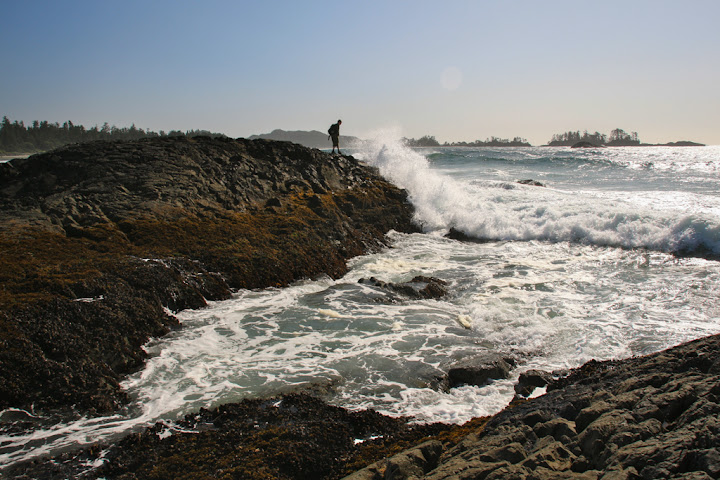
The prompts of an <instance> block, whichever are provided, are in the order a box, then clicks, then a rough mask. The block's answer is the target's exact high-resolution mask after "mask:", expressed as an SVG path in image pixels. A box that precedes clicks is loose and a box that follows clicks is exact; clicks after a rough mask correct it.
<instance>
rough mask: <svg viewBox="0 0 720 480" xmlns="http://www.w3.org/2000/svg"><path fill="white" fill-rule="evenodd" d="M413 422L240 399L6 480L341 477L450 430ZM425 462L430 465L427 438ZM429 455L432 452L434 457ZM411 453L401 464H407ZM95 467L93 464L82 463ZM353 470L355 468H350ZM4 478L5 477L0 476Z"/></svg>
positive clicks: (28, 467) (281, 400)
mask: <svg viewBox="0 0 720 480" xmlns="http://www.w3.org/2000/svg"><path fill="white" fill-rule="evenodd" d="M451 429H452V427H451V426H449V425H443V424H431V425H414V424H411V423H410V422H409V419H407V418H392V417H388V416H385V415H381V414H379V413H376V412H373V411H371V410H363V411H359V412H351V411H348V410H346V409H343V408H339V407H335V406H331V405H327V404H326V403H324V402H323V401H321V400H318V399H317V398H314V397H312V396H309V395H306V394H289V395H285V396H281V397H276V398H270V399H262V400H244V401H242V402H241V403H233V404H226V405H221V406H219V407H217V408H214V409H212V410H205V409H203V410H200V411H199V412H197V413H194V414H190V415H187V416H186V417H185V418H184V419H182V420H180V421H179V422H177V423H157V424H156V425H154V426H153V427H150V428H148V429H146V430H145V431H144V432H141V433H136V434H131V435H129V436H127V437H125V438H124V439H122V440H120V441H118V442H117V443H115V444H114V445H110V446H108V445H102V446H100V445H99V446H95V447H91V448H87V449H82V450H79V451H74V452H68V453H65V454H62V455H61V456H59V457H57V458H55V459H54V460H50V459H45V460H41V461H37V462H32V463H28V464H24V465H17V466H14V467H12V468H11V469H9V470H7V471H5V472H3V473H5V474H6V475H7V478H38V479H40V478H48V479H50V478H57V479H61V478H62V479H65V478H78V479H83V478H84V479H96V478H116V479H128V480H129V479H171V478H188V479H189V478H197V479H205V478H239V479H247V480H253V479H257V480H261V479H263V480H264V479H297V480H306V479H318V480H320V479H332V478H340V477H342V476H344V475H346V474H347V473H348V472H352V471H353V470H354V469H357V468H359V466H361V465H363V463H362V462H363V461H365V463H367V462H368V461H370V462H373V461H375V460H376V459H379V458H382V457H383V454H384V453H387V452H393V453H395V452H397V451H398V449H397V447H401V449H402V446H405V447H408V446H411V445H413V444H415V443H419V442H423V441H424V440H425V439H426V438H427V437H429V436H436V435H438V434H442V433H444V432H447V431H449V430H451ZM432 447H433V448H428V449H423V451H427V452H428V453H427V455H428V461H427V465H428V466H432V465H435V464H437V460H438V458H439V456H440V453H441V451H442V444H441V443H440V442H439V441H437V440H434V441H433V445H432ZM433 455H434V456H433ZM415 463H416V458H414V457H413V458H410V459H408V460H407V461H406V462H405V463H404V464H403V465H402V468H403V469H406V468H411V466H412V465H414V464H415ZM92 464H98V465H100V466H99V467H97V468H94V469H93V468H89V467H88V466H89V465H92ZM353 467H354V468H353ZM3 478H5V477H3Z"/></svg>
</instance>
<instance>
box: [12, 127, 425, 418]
mask: <svg viewBox="0 0 720 480" xmlns="http://www.w3.org/2000/svg"><path fill="white" fill-rule="evenodd" d="M411 218H412V211H411V206H410V205H409V203H408V202H407V199H406V194H405V192H404V191H402V190H400V189H398V188H396V187H394V186H393V185H391V184H389V183H388V182H386V181H385V180H384V179H383V178H382V177H381V176H380V175H379V174H378V172H377V171H376V170H374V169H372V168H369V167H366V166H363V165H361V164H360V163H359V162H357V161H356V160H355V159H354V158H352V157H349V156H334V157H331V156H330V155H328V154H325V153H323V152H321V151H318V150H311V149H308V148H304V147H301V146H299V145H295V144H291V143H287V142H273V141H267V140H253V141H250V140H243V139H238V140H232V139H222V138H215V139H211V138H208V137H195V138H192V139H186V138H155V139H144V140H139V141H133V142H98V143H87V144H79V145H70V146H66V147H63V148H60V149H57V150H54V151H52V152H48V153H44V154H39V155H33V156H31V157H28V158H25V159H16V160H12V161H11V162H8V163H3V164H0V251H2V252H3V254H2V255H1V256H0V281H1V282H2V288H1V289H0V409H3V408H6V407H9V406H14V407H23V408H29V407H30V406H34V408H45V407H63V406H70V405H75V406H77V407H78V408H80V409H82V410H84V411H91V412H92V411H103V412H105V411H110V410H113V409H115V408H117V407H118V406H119V405H121V404H122V403H123V402H125V400H126V399H125V397H124V394H123V392H122V390H121V389H120V387H119V384H118V382H119V379H120V378H121V376H122V375H124V374H127V373H129V372H132V371H133V370H135V369H137V368H139V367H140V366H142V364H143V361H144V359H145V356H146V354H145V352H144V351H143V350H142V345H143V344H144V343H145V342H147V340H148V339H149V338H150V337H153V336H158V335H163V334H164V333H166V332H168V331H169V330H170V329H173V328H177V327H178V326H179V325H178V322H177V320H176V319H175V318H174V317H173V316H172V315H169V314H168V313H167V311H166V309H167V310H171V311H178V310H182V309H184V308H197V307H201V306H204V305H205V304H206V301H207V300H218V299H223V298H228V296H229V295H230V292H231V291H232V290H233V289H238V288H262V287H267V286H283V285H288V284H289V283H290V282H292V281H295V280H298V279H301V278H307V277H310V278H312V277H314V276H317V275H321V274H327V275H330V276H332V277H338V276H340V275H342V274H344V273H345V272H346V271H347V266H346V260H347V259H348V258H350V257H352V256H355V255H358V254H362V253H366V252H368V251H372V250H373V249H376V248H379V247H381V246H382V245H384V241H385V240H384V235H385V233H386V232H387V231H389V230H390V229H395V230H398V231H406V232H409V231H417V228H416V227H415V226H414V225H413V224H412V223H411Z"/></svg>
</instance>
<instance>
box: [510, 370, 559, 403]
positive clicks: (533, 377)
mask: <svg viewBox="0 0 720 480" xmlns="http://www.w3.org/2000/svg"><path fill="white" fill-rule="evenodd" d="M552 380H553V376H552V373H548V372H544V371H542V370H528V371H525V372H523V373H521V374H520V377H519V378H518V382H517V383H516V384H515V393H516V394H517V395H519V396H521V397H527V396H528V395H530V394H531V393H532V392H533V390H535V389H536V388H540V387H545V386H547V385H548V384H550V382H552Z"/></svg>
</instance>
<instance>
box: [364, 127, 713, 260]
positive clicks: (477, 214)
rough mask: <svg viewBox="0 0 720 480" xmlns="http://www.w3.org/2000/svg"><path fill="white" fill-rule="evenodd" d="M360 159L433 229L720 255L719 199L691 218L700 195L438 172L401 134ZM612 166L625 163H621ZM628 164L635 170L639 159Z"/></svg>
mask: <svg viewBox="0 0 720 480" xmlns="http://www.w3.org/2000/svg"><path fill="white" fill-rule="evenodd" d="M359 155H360V156H361V157H362V158H363V159H364V160H365V161H367V162H369V163H371V164H373V165H376V166H377V167H379V168H380V171H381V172H382V173H383V174H384V175H385V176H387V177H388V178H389V179H390V180H392V181H393V182H395V183H396V184H398V185H399V186H401V187H403V188H405V189H407V190H408V192H409V194H410V199H411V201H412V203H413V205H414V206H415V208H416V220H417V222H418V223H419V224H421V225H422V226H423V227H424V229H425V230H426V231H434V230H441V231H447V230H448V229H450V228H456V229H458V230H460V231H462V232H464V233H466V234H468V235H471V236H473V237H476V238H479V239H484V240H518V241H528V240H546V241H551V242H565V241H569V242H576V243H583V244H591V245H601V246H616V247H623V248H639V247H641V248H648V249H652V250H658V251H663V252H692V251H696V250H699V249H702V250H705V251H708V252H711V253H713V254H720V217H718V216H717V215H715V214H713V213H714V212H720V201H718V200H717V199H716V198H713V201H712V202H711V204H710V205H707V206H706V207H705V208H704V209H703V210H702V211H696V213H688V212H692V209H691V208H689V205H687V204H686V205H683V204H682V203H683V202H684V201H685V199H687V203H689V204H696V203H697V196H696V195H695V196H694V198H693V194H692V193H689V194H688V193H687V192H667V191H666V190H660V191H659V192H658V193H657V194H655V195H652V196H651V195H649V194H648V193H647V192H639V193H638V192H628V191H623V192H615V193H614V194H612V195H609V194H607V192H602V191H589V190H587V189H586V190H582V191H580V190H567V189H564V190H561V189H559V188H538V187H534V186H527V185H520V184H517V183H508V182H507V181H478V180H477V179H475V178H472V177H470V179H467V178H461V177H460V178H459V177H451V176H448V175H446V174H443V173H441V172H439V171H437V170H434V169H433V168H431V166H430V164H429V162H428V159H427V158H426V157H425V156H424V155H423V154H422V153H421V152H418V151H415V150H413V149H411V148H408V147H406V146H404V145H403V144H402V142H400V141H399V139H398V136H397V135H395V133H394V132H382V133H380V134H378V135H377V136H376V138H375V139H374V140H373V141H372V142H369V143H368V144H367V145H366V149H365V150H364V151H363V152H360V153H359ZM607 161H608V162H609V163H610V164H613V162H615V163H617V159H613V160H607ZM626 163H627V164H632V165H635V164H636V163H637V160H628V161H627V162H626ZM657 163H659V162H658V160H656V164H657ZM671 163H672V162H671ZM686 163H689V160H687V161H686ZM696 163H697V162H696ZM700 163H702V164H703V165H705V163H704V162H700ZM683 165H685V164H683ZM713 165H714V164H713ZM683 168H688V167H687V166H684V167H683ZM595 174H597V173H595ZM599 180H600V179H598V182H599ZM661 193H662V195H661ZM653 196H654V197H655V201H653V200H652V198H653ZM668 197H670V198H669V199H668ZM673 197H674V198H673ZM704 198H705V199H707V198H708V197H704ZM663 203H664V206H665V207H666V208H662V206H663ZM659 207H660V210H658V208H659Z"/></svg>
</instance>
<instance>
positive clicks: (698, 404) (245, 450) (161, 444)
mask: <svg viewBox="0 0 720 480" xmlns="http://www.w3.org/2000/svg"><path fill="white" fill-rule="evenodd" d="M548 378H549V377H548ZM547 390H548V392H547V393H546V394H545V395H542V396H538V397H536V398H532V399H528V400H523V399H517V400H516V401H514V402H513V403H512V404H511V405H509V406H508V407H507V408H506V409H505V410H503V411H502V412H500V413H498V414H496V415H494V416H493V417H490V418H478V419H475V420H472V421H470V422H468V423H467V424H465V425H459V426H458V425H455V426H451V425H443V424H429V425H417V424H412V423H411V422H410V420H411V419H407V418H391V417H387V416H384V415H380V414H378V413H376V412H373V411H369V410H363V411H359V412H351V411H348V410H345V409H343V408H339V407H334V406H331V405H327V404H326V403H324V402H323V401H321V400H319V399H318V398H317V397H315V396H312V395H308V394H304V393H298V394H288V395H284V396H279V397H275V398H269V399H255V400H245V401H243V402H241V403H237V404H227V405H222V406H220V407H218V408H215V409H212V410H201V411H199V412H197V413H194V414H190V415H187V416H185V418H184V419H182V420H180V421H178V422H174V423H158V424H156V425H154V426H153V427H150V428H148V429H146V430H145V431H144V432H142V433H138V434H132V435H129V436H127V437H125V438H124V439H123V440H121V441H119V442H117V443H115V444H113V445H98V446H94V447H91V448H86V449H83V450H79V451H74V452H68V453H65V454H63V455H60V456H58V457H55V458H53V459H44V460H39V461H34V462H30V463H27V464H23V465H17V466H14V467H13V468H11V469H8V470H6V471H5V472H4V473H5V474H6V475H8V477H7V478H16V479H30V478H33V479H63V478H78V479H99V478H108V479H109V478H112V479H123V480H130V479H168V478H173V479H205V478H243V479H298V480H300V479H308V478H312V479H339V478H344V479H345V480H384V479H388V478H391V479H394V480H410V479H427V480H441V479H442V480H446V479H447V480H450V479H452V480H471V479H472V480H475V479H488V480H490V479H496V480H497V479H510V478H511V479H521V480H523V479H527V480H530V479H536V480H545V479H548V480H550V479H576V478H577V479H588V480H596V479H598V480H600V479H606V480H608V479H678V480H679V479H698V480H705V479H711V478H718V476H719V475H720V451H719V450H718V445H720V335H715V336H711V337H706V338H702V339H699V340H695V341H693V342H689V343H686V344H684V345H680V346H677V347H674V348H671V349H668V350H665V351H662V352H658V353H656V354H653V355H648V356H645V357H638V358H631V359H627V360H617V361H606V362H596V361H591V362H588V363H587V364H585V365H583V366H582V367H580V368H577V369H574V370H572V371H570V372H568V374H567V375H566V376H564V377H561V378H557V379H554V380H551V382H550V384H549V385H548V386H547ZM366 465H367V466H366Z"/></svg>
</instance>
